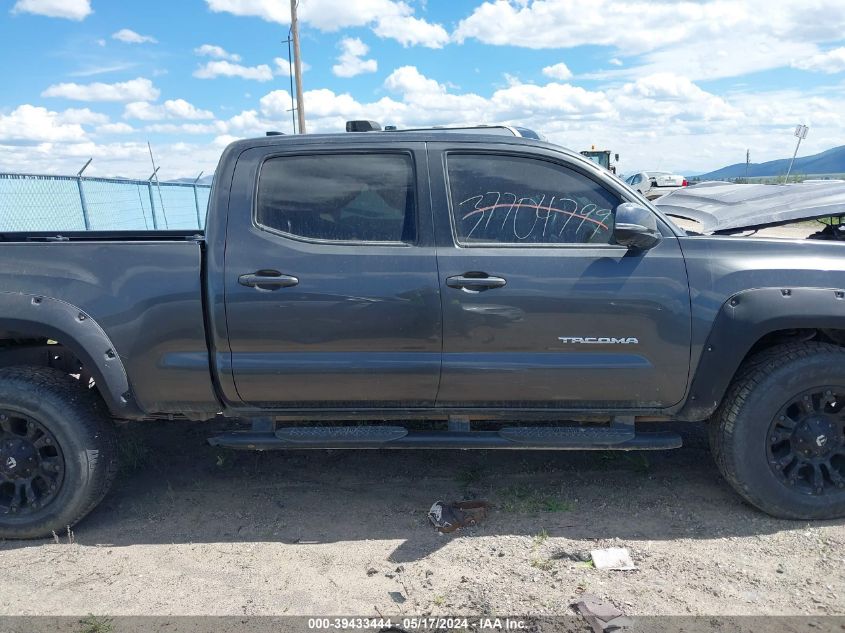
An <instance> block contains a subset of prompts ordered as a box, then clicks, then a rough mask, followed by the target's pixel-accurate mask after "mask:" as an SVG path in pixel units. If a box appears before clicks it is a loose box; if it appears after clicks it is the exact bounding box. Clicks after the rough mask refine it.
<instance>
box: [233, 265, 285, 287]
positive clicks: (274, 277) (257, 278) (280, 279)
mask: <svg viewBox="0 0 845 633" xmlns="http://www.w3.org/2000/svg"><path fill="white" fill-rule="evenodd" d="M238 283H239V284H241V285H242V286H247V287H249V288H257V289H258V290H278V289H279V288H290V287H291V286H295V285H297V284H298V283H299V279H297V278H296V277H293V276H291V275H283V274H282V273H280V272H279V271H278V270H259V271H258V272H255V273H249V274H247V275H241V276H240V277H238Z"/></svg>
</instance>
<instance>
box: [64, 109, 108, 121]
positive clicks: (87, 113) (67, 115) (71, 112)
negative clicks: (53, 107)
mask: <svg viewBox="0 0 845 633" xmlns="http://www.w3.org/2000/svg"><path fill="white" fill-rule="evenodd" d="M58 120H59V121H60V122H61V123H79V124H80V125H103V124H105V123H108V122H109V117H108V116H107V115H105V114H103V113H101V112H93V111H91V110H89V109H88V108H68V109H67V110H64V111H63V112H60V113H59V114H58Z"/></svg>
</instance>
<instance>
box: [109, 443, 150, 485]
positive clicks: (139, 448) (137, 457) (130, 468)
mask: <svg viewBox="0 0 845 633" xmlns="http://www.w3.org/2000/svg"><path fill="white" fill-rule="evenodd" d="M117 454H118V458H119V460H120V466H119V468H120V472H121V474H123V475H128V474H131V473H134V472H137V471H139V470H141V469H142V468H143V467H144V466H146V465H147V464H148V463H149V461H150V449H149V447H148V446H147V445H146V443H144V440H143V439H142V438H141V437H139V436H138V435H136V434H134V433H131V432H126V433H122V434H121V436H120V439H119V440H118V444H117Z"/></svg>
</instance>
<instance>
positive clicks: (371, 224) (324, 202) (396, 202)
mask: <svg viewBox="0 0 845 633" xmlns="http://www.w3.org/2000/svg"><path fill="white" fill-rule="evenodd" d="M255 213H256V216H255V220H256V223H257V224H258V225H259V226H262V227H265V228H268V229H270V230H273V231H278V232H281V233H284V234H286V235H290V236H294V237H299V238H304V239H307V240H318V241H330V242H390V243H410V242H413V241H414V240H415V239H416V201H415V196H414V166H413V161H412V158H411V156H410V155H408V154H401V153H395V154H389V153H383V154H312V155H297V156H279V157H274V158H270V159H268V160H266V161H265V162H264V164H263V165H262V167H261V174H260V176H259V179H258V196H257V206H256V212H255Z"/></svg>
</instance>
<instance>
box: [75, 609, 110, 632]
mask: <svg viewBox="0 0 845 633" xmlns="http://www.w3.org/2000/svg"><path fill="white" fill-rule="evenodd" d="M79 624H80V625H81V627H82V628H81V629H79V633H112V631H114V624H112V621H111V618H106V617H103V616H97V615H91V614H90V613H89V614H88V615H87V616H85V617H84V618H82V619H81V620H80V621H79Z"/></svg>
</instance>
